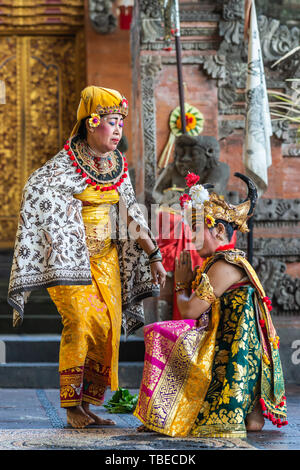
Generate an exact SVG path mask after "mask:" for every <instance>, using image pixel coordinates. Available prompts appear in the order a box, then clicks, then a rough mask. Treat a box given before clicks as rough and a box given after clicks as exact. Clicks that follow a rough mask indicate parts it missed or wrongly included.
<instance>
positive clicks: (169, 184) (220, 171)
mask: <svg viewBox="0 0 300 470" xmlns="http://www.w3.org/2000/svg"><path fill="white" fill-rule="evenodd" d="M219 156H220V145H219V142H218V141H217V139H216V138H215V137H211V136H202V135H200V136H196V137H191V136H189V135H181V136H180V137H178V138H177V139H176V142H175V152H174V161H173V162H172V163H170V164H169V165H167V166H166V168H164V169H163V170H162V172H161V173H160V175H159V176H158V178H157V181H156V184H155V187H154V189H153V193H152V196H153V199H154V200H155V202H156V203H158V204H163V203H165V204H174V203H178V202H179V195H178V191H176V188H185V187H186V182H185V176H186V175H187V174H188V172H191V173H196V174H197V175H199V176H200V183H201V184H204V183H212V184H214V191H216V192H217V193H219V194H223V195H224V194H225V193H226V186H227V182H228V179H229V174H230V169H229V166H228V165H227V163H224V162H220V161H219Z"/></svg>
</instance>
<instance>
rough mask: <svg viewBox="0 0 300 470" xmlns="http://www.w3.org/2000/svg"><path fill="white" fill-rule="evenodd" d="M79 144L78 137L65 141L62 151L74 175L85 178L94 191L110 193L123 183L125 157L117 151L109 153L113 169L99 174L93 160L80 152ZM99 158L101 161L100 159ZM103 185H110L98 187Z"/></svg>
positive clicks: (125, 171) (126, 166)
mask: <svg viewBox="0 0 300 470" xmlns="http://www.w3.org/2000/svg"><path fill="white" fill-rule="evenodd" d="M80 142H81V140H80V139H79V138H78V136H75V137H73V138H72V139H71V140H67V142H66V144H65V145H64V150H65V151H66V153H67V154H68V155H69V158H70V160H71V162H72V166H74V168H75V171H76V173H78V174H80V175H81V176H82V178H86V180H85V181H86V183H87V184H90V185H92V186H94V188H95V189H96V190H100V191H110V190H115V189H117V188H118V187H119V186H120V185H121V184H122V183H123V181H124V179H125V178H127V173H128V164H127V161H126V157H125V155H123V154H122V153H121V152H120V151H119V150H115V151H113V152H110V153H112V154H113V155H112V160H114V161H115V168H114V169H111V170H109V171H106V172H105V173H100V172H99V170H98V169H97V167H96V165H95V161H94V159H93V158H91V156H89V155H88V154H86V152H80V148H79V147H80V145H79V144H80ZM84 147H85V146H82V147H81V148H83V149H84ZM85 150H86V149H85ZM91 150H92V149H91ZM99 158H100V159H101V157H99ZM103 158H104V159H105V158H108V157H103ZM105 183H106V184H107V183H108V184H110V185H109V186H102V187H101V186H100V184H101V185H102V184H105Z"/></svg>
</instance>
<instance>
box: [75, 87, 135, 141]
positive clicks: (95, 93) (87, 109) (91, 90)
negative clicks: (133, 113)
mask: <svg viewBox="0 0 300 470" xmlns="http://www.w3.org/2000/svg"><path fill="white" fill-rule="evenodd" d="M92 113H95V114H99V116H101V115H103V114H109V113H119V114H122V115H123V116H124V117H126V116H127V114H128V101H127V99H126V98H125V97H124V96H122V95H121V94H120V93H119V92H118V91H117V90H111V89H110V88H103V87H98V86H88V87H86V88H84V89H83V90H82V92H81V98H80V102H79V106H78V109H77V123H76V124H75V126H74V128H73V130H72V133H71V136H72V135H75V134H77V132H78V129H79V126H80V122H81V120H82V119H84V118H86V117H88V116H90V115H91V114H92Z"/></svg>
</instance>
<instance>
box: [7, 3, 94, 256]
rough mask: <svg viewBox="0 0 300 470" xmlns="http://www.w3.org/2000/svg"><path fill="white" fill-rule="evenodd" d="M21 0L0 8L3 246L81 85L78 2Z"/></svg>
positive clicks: (61, 134)
mask: <svg viewBox="0 0 300 470" xmlns="http://www.w3.org/2000/svg"><path fill="white" fill-rule="evenodd" d="M25 3H26V5H27V6H26V7H25V6H23V0H14V1H13V2H10V3H9V6H7V7H6V10H5V6H4V7H3V9H2V10H1V12H0V84H1V87H0V172H1V179H0V201H1V206H0V221H1V223H0V249H9V248H12V247H13V244H14V239H15V233H16V226H17V220H18V212H19V207H20V201H21V196H22V189H23V186H24V184H25V182H26V180H27V178H28V176H29V175H30V174H31V173H32V172H33V171H34V170H35V169H37V168H38V167H40V166H41V165H42V164H44V163H45V162H46V161H47V160H48V159H49V158H51V157H52V156H54V155H55V154H56V153H57V152H58V151H59V149H60V148H61V147H62V145H63V142H64V141H65V139H66V138H67V137H68V136H69V133H70V131H71V129H72V127H73V125H74V122H75V119H76V109H77V106H78V102H79V97H80V90H81V89H82V88H83V87H84V86H85V60H84V59H85V50H84V30H83V0H72V2H70V1H69V0H66V1H61V2H58V3H60V6H59V7H57V6H56V8H55V9H53V7H51V6H50V7H49V6H47V5H49V2H47V1H45V2H40V3H39V6H34V4H35V5H36V4H37V3H38V2H28V1H26V2H24V4H25ZM30 3H31V4H33V6H29V7H28V4H30ZM55 3H56V2H55ZM43 4H44V5H43ZM20 5H21V6H20ZM50 5H51V3H50ZM70 5H71V6H70ZM5 13H6V15H5Z"/></svg>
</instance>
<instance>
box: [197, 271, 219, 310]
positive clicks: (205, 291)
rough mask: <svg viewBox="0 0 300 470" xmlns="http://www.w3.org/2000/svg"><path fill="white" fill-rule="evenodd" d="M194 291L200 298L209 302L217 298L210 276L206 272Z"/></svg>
mask: <svg viewBox="0 0 300 470" xmlns="http://www.w3.org/2000/svg"><path fill="white" fill-rule="evenodd" d="M194 292H195V294H196V296H197V297H199V299H202V300H205V302H207V303H209V304H212V303H213V302H214V301H215V300H216V299H217V298H216V296H215V294H214V290H213V287H212V285H211V283H210V281H209V277H208V276H207V274H205V273H203V274H202V276H201V281H200V284H199V285H198V286H197V287H196V288H195V289H194Z"/></svg>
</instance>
